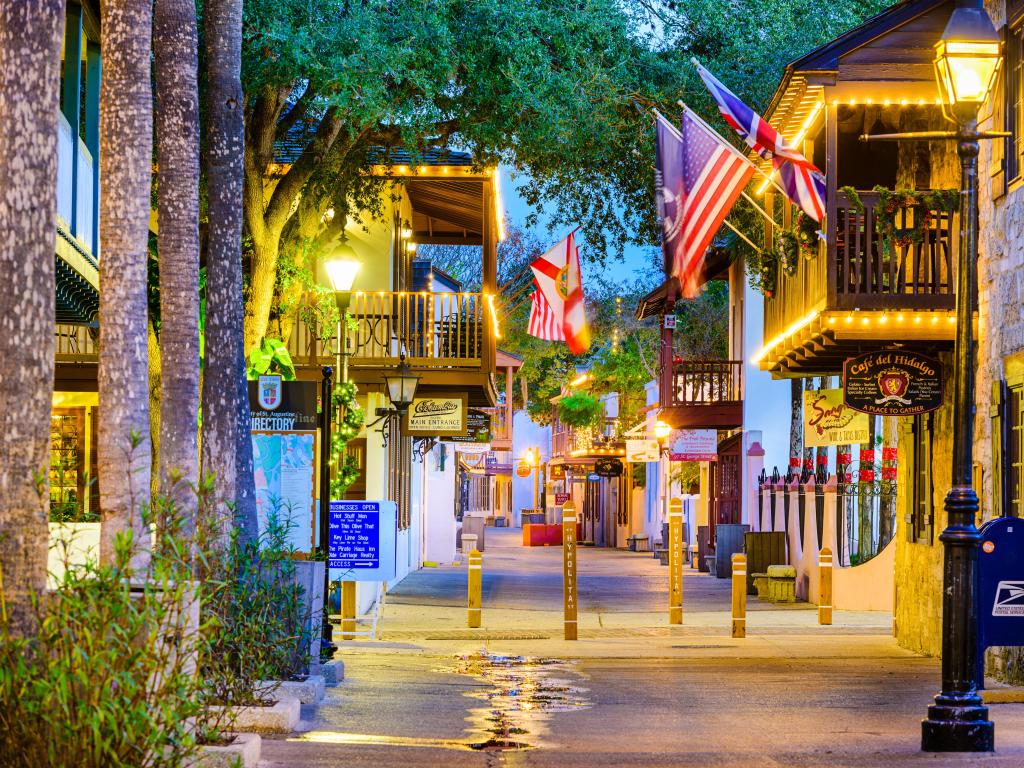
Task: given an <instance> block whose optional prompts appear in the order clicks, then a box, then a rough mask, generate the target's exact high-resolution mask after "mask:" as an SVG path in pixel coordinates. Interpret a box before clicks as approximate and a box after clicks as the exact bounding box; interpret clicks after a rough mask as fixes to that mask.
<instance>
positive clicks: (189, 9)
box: [153, 0, 199, 538]
mask: <svg viewBox="0 0 1024 768" xmlns="http://www.w3.org/2000/svg"><path fill="white" fill-rule="evenodd" d="M153 21H154V23H153V32H154V38H153V47H154V54H155V69H156V85H157V101H156V135H157V152H158V155H157V161H158V163H159V168H160V192H159V201H158V205H159V217H160V219H159V220H160V233H159V235H158V240H157V248H158V254H159V260H160V352H161V375H160V382H161V386H160V455H159V462H160V467H159V476H160V485H159V487H160V492H161V494H162V495H164V496H165V497H167V499H168V500H170V499H173V500H174V503H175V511H176V513H177V514H178V515H179V516H180V518H181V519H180V521H179V522H180V523H181V525H182V529H181V534H182V535H183V536H185V537H189V538H190V537H191V533H192V531H193V530H194V526H195V512H196V497H195V494H194V492H193V490H192V488H193V487H194V486H195V485H196V484H197V482H198V480H199V442H198V441H199V90H198V85H197V80H196V77H197V69H198V66H199V64H198V56H199V53H198V42H197V38H196V5H195V0H156V5H155V7H154V20H153Z"/></svg>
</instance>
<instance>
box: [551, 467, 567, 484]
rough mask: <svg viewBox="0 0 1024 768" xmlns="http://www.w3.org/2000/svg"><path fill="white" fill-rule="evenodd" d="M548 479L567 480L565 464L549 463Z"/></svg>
mask: <svg viewBox="0 0 1024 768" xmlns="http://www.w3.org/2000/svg"><path fill="white" fill-rule="evenodd" d="M548 480H565V465H564V464H549V465H548Z"/></svg>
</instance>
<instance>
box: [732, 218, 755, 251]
mask: <svg viewBox="0 0 1024 768" xmlns="http://www.w3.org/2000/svg"><path fill="white" fill-rule="evenodd" d="M722 223H723V224H725V226H727V227H728V228H729V229H731V230H732V231H733V232H735V233H736V235H737V236H738V237H739V238H740V239H741V240H743V242H745V243H746V244H747V245H749V246H750V247H751V248H753V249H754V250H755V251H757V252H758V253H763V252H764V251H763V250H762V249H761V248H758V247H757V246H756V245H754V244H753V243H752V242H751V241H750V238H749V237H747V236H746V235H744V234H743V233H742V232H740V231H739V229H737V228H736V227H735V226H734V225H733V224H732V223H731V222H730V221H729V220H728V219H722Z"/></svg>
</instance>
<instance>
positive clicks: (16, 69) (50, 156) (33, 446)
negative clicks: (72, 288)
mask: <svg viewBox="0 0 1024 768" xmlns="http://www.w3.org/2000/svg"><path fill="white" fill-rule="evenodd" d="M63 29H64V2H63V0H22V2H11V1H10V0H9V1H8V2H4V3H2V4H0V114H2V115H3V119H2V120H0V276H2V279H3V286H4V289H3V291H0V357H2V359H3V360H4V361H5V365H4V373H3V375H0V567H2V569H3V570H2V575H3V589H4V598H5V600H6V603H7V618H8V626H9V628H10V630H11V632H12V634H14V635H16V636H17V635H28V634H32V633H33V632H34V631H35V628H36V623H35V617H34V614H33V612H32V609H31V600H32V596H33V595H34V594H38V593H40V592H42V591H43V590H44V589H45V588H46V558H47V540H48V530H47V520H48V517H49V510H48V503H49V495H50V494H49V464H50V410H51V407H52V405H53V354H54V327H53V326H54V301H55V298H54V297H55V294H56V287H55V283H54V280H55V278H54V255H53V236H54V231H55V229H56V201H57V110H58V109H59V107H60V103H59V93H60V75H59V72H60V45H61V33H62V31H63Z"/></svg>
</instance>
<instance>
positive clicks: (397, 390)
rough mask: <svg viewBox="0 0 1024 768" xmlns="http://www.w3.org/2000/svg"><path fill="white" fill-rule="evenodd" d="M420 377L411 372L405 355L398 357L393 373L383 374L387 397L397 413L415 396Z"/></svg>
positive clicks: (401, 411)
mask: <svg viewBox="0 0 1024 768" xmlns="http://www.w3.org/2000/svg"><path fill="white" fill-rule="evenodd" d="M419 381H420V377H419V375H418V374H415V373H413V372H412V368H410V367H409V364H408V363H406V362H405V356H404V355H402V356H401V357H400V358H399V363H398V367H397V368H396V369H395V370H394V372H393V373H390V374H386V375H385V376H384V384H385V386H386V387H387V388H388V397H389V398H390V399H391V404H392V405H393V406H394V407H395V410H396V411H398V413H399V414H404V413H405V412H406V411H407V410H408V409H409V406H410V405H412V400H413V398H414V397H415V396H416V385H417V384H419Z"/></svg>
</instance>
